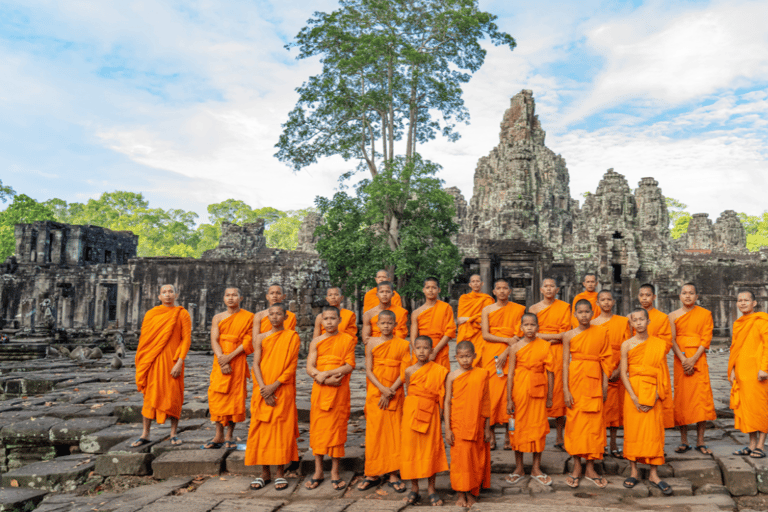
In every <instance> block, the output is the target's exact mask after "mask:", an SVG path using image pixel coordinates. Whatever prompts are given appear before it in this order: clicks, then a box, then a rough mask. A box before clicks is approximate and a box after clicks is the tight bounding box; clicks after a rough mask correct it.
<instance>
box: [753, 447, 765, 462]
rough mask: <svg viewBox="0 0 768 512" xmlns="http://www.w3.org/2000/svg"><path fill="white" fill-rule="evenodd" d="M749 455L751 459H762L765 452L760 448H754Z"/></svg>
mask: <svg viewBox="0 0 768 512" xmlns="http://www.w3.org/2000/svg"><path fill="white" fill-rule="evenodd" d="M749 456H750V457H752V458H753V459H764V458H765V452H764V451H763V450H762V449H761V448H755V449H754V450H752V453H750V454H749Z"/></svg>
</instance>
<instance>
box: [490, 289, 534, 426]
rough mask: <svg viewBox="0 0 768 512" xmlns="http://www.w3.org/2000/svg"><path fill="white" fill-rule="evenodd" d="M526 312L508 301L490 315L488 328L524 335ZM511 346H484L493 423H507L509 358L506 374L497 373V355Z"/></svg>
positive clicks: (503, 334) (493, 331) (507, 334)
mask: <svg viewBox="0 0 768 512" xmlns="http://www.w3.org/2000/svg"><path fill="white" fill-rule="evenodd" d="M524 313H525V307H523V306H521V305H520V304H516V303H514V302H508V303H507V305H506V306H504V307H503V308H499V309H497V310H496V311H494V312H492V313H490V314H489V315H488V330H489V331H490V333H491V334H493V335H494V336H499V337H501V338H511V337H513V336H522V335H523V331H522V330H521V328H520V319H521V318H522V316H523V314H524ZM507 348H509V345H507V344H506V343H494V342H489V341H486V342H485V346H484V347H483V368H485V369H486V370H488V374H489V375H490V376H491V377H490V383H489V384H488V388H489V390H490V393H491V425H498V424H501V423H507V422H508V421H509V414H507V374H508V373H509V358H507V361H506V362H505V363H504V368H503V371H504V374H503V375H497V374H496V359H495V357H496V356H500V355H501V354H503V353H504V351H505V350H507Z"/></svg>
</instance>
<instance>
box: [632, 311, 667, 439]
mask: <svg viewBox="0 0 768 512" xmlns="http://www.w3.org/2000/svg"><path fill="white" fill-rule="evenodd" d="M648 318H649V319H650V323H649V324H648V336H653V337H656V338H661V339H662V340H664V342H665V343H666V346H667V354H669V351H670V350H672V327H671V326H670V325H669V317H668V316H667V315H665V314H664V313H662V312H661V311H659V310H658V309H656V308H651V310H650V311H648ZM635 334H637V333H636V332H635V330H634V329H632V336H634V335H635ZM664 389H668V390H669V392H668V393H666V394H665V395H664V399H663V400H662V401H661V405H662V406H663V409H664V428H672V427H674V426H675V401H674V398H673V397H672V378H671V377H670V375H669V366H668V365H665V366H664Z"/></svg>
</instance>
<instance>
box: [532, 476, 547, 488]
mask: <svg viewBox="0 0 768 512" xmlns="http://www.w3.org/2000/svg"><path fill="white" fill-rule="evenodd" d="M531 478H533V479H534V480H536V481H537V482H539V483H540V484H541V485H545V486H547V487H549V486H550V485H552V479H551V478H549V475H546V474H544V473H542V474H540V475H536V476H532V477H531ZM547 478H549V482H547Z"/></svg>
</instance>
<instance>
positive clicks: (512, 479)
mask: <svg viewBox="0 0 768 512" xmlns="http://www.w3.org/2000/svg"><path fill="white" fill-rule="evenodd" d="M524 476H525V475H520V474H518V473H510V474H508V475H507V476H505V477H504V480H506V481H507V483H508V484H512V485H515V484H516V483H517V482H519V481H520V480H522V479H523V477H524Z"/></svg>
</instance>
